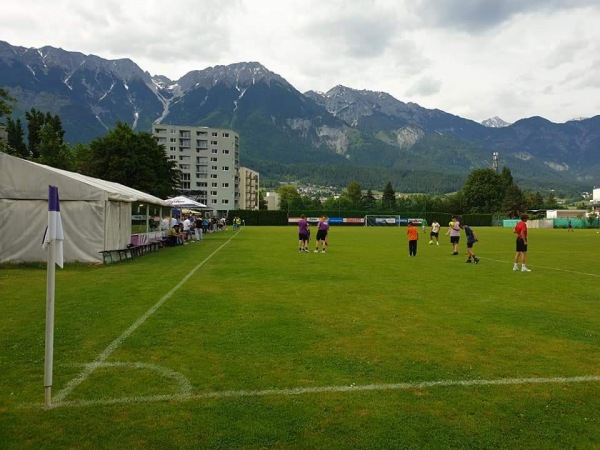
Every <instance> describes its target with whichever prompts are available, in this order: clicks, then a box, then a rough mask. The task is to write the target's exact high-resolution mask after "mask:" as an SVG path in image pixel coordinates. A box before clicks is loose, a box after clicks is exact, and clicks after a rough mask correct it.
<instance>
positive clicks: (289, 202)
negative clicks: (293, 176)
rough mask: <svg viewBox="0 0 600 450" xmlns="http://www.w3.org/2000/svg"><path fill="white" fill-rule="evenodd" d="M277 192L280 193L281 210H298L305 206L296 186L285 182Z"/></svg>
mask: <svg viewBox="0 0 600 450" xmlns="http://www.w3.org/2000/svg"><path fill="white" fill-rule="evenodd" d="M277 193H278V194H279V210H280V211H290V210H297V209H302V208H303V207H304V206H303V203H302V197H301V196H300V193H299V192H298V189H297V188H296V186H293V185H291V184H284V185H282V186H279V189H277Z"/></svg>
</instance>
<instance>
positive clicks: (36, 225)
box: [0, 153, 171, 262]
mask: <svg viewBox="0 0 600 450" xmlns="http://www.w3.org/2000/svg"><path fill="white" fill-rule="evenodd" d="M49 185H53V186H57V187H58V195H59V198H60V210H61V218H62V223H63V229H64V235H65V241H64V244H63V247H64V261H65V262H72V261H81V262H102V255H101V254H100V253H99V252H100V251H103V250H113V249H118V248H124V247H126V246H127V244H129V242H130V239H131V220H132V216H131V203H133V202H144V203H146V204H151V205H157V206H159V207H164V208H163V209H164V211H165V213H168V212H170V208H171V205H170V204H169V203H167V202H165V201H164V200H162V199H160V198H158V197H154V196H153V195H149V194H146V193H144V192H141V191H137V190H135V189H132V188H129V187H127V186H123V185H121V184H118V183H113V182H110V181H104V180H101V179H98V178H92V177H88V176H85V175H81V174H78V173H74V172H68V171H66V170H61V169H55V168H54V167H49V166H44V165H42V164H37V163H34V162H31V161H27V160H24V159H20V158H17V157H14V156H10V155H8V154H6V153H0V262H29V261H46V258H47V256H46V253H45V251H44V250H43V249H42V237H43V235H44V230H45V229H46V225H47V223H48V186H49Z"/></svg>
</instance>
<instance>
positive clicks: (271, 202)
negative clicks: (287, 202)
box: [265, 192, 281, 211]
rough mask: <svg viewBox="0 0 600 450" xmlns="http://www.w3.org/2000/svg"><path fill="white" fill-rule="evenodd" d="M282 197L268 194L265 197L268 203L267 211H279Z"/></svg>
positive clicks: (271, 193) (273, 193)
mask: <svg viewBox="0 0 600 450" xmlns="http://www.w3.org/2000/svg"><path fill="white" fill-rule="evenodd" d="M280 200H281V198H280V196H279V194H278V193H277V192H267V194H266V195H265V201H266V202H267V209H268V210H269V211H277V210H278V209H279V203H280Z"/></svg>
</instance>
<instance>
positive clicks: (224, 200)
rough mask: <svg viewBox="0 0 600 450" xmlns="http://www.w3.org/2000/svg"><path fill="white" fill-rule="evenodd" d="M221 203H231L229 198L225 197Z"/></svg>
mask: <svg viewBox="0 0 600 450" xmlns="http://www.w3.org/2000/svg"><path fill="white" fill-rule="evenodd" d="M221 203H223V204H227V203H229V200H227V199H226V198H224V199H222V200H221Z"/></svg>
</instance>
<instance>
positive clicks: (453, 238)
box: [450, 236, 460, 244]
mask: <svg viewBox="0 0 600 450" xmlns="http://www.w3.org/2000/svg"><path fill="white" fill-rule="evenodd" d="M458 241H460V236H450V243H451V244H458Z"/></svg>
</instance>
